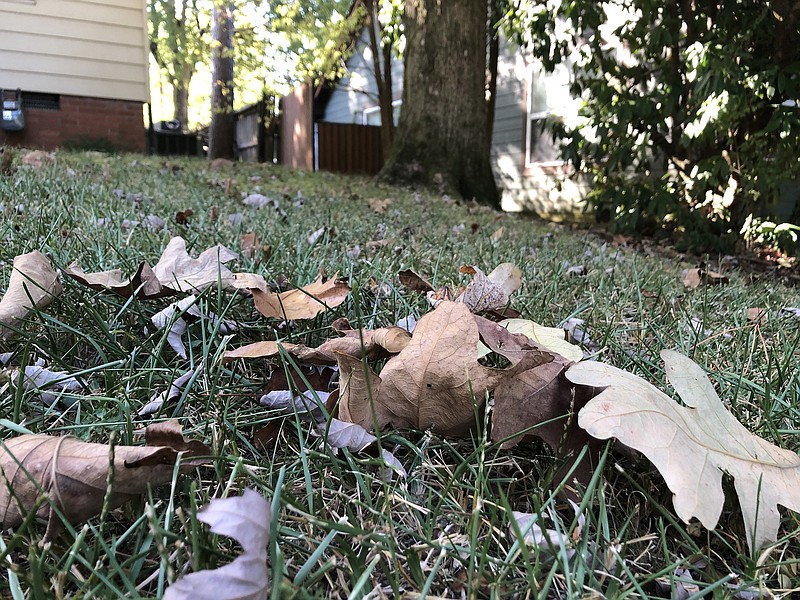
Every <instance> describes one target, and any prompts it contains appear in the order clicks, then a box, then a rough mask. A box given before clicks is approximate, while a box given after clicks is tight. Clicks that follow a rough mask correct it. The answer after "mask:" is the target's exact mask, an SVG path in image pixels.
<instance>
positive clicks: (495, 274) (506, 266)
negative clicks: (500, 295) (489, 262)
mask: <svg viewBox="0 0 800 600" xmlns="http://www.w3.org/2000/svg"><path fill="white" fill-rule="evenodd" d="M486 278H487V279H488V280H489V281H491V282H492V283H493V284H495V285H496V286H498V287H500V288H501V289H502V290H503V292H504V293H505V294H506V296H510V295H511V294H513V293H514V292H516V291H517V290H518V289H519V288H520V287H522V271H520V270H519V267H518V266H517V265H515V264H514V263H501V264H499V265H497V266H496V267H495V268H494V269H493V270H492V272H491V273H489V274H488V275H487V276H486Z"/></svg>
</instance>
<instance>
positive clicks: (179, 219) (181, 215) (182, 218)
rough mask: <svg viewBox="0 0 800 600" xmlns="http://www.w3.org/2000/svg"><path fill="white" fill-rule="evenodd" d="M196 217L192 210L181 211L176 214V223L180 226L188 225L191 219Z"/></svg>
mask: <svg viewBox="0 0 800 600" xmlns="http://www.w3.org/2000/svg"><path fill="white" fill-rule="evenodd" d="M193 216H194V211H193V210H192V209H191V208H187V209H186V210H179V211H178V212H176V213H175V222H176V223H177V224H178V225H188V224H189V221H190V220H191V218H192V217H193Z"/></svg>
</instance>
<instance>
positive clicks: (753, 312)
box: [747, 308, 767, 325]
mask: <svg viewBox="0 0 800 600" xmlns="http://www.w3.org/2000/svg"><path fill="white" fill-rule="evenodd" d="M747 320H748V321H749V322H750V323H755V324H756V325H763V324H764V323H766V322H767V310H766V309H765V308H748V309H747Z"/></svg>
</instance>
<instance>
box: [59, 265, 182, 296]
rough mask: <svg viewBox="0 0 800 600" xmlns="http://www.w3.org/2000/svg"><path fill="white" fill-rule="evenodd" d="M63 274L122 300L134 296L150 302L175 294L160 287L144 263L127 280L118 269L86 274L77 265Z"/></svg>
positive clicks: (154, 275) (70, 266) (159, 283)
mask: <svg viewBox="0 0 800 600" xmlns="http://www.w3.org/2000/svg"><path fill="white" fill-rule="evenodd" d="M64 273H66V274H67V275H69V276H70V277H72V278H73V279H74V280H75V281H77V282H79V283H82V284H83V285H85V286H87V287H90V288H91V289H93V290H96V291H98V292H103V291H109V292H112V293H114V294H116V295H117V296H121V297H123V298H130V297H131V296H133V295H134V294H135V295H136V297H137V298H139V299H140V300H152V299H154V298H161V297H164V296H171V295H174V294H175V292H174V291H173V290H171V289H168V288H164V287H163V286H162V285H161V282H160V281H159V280H158V278H157V277H156V274H155V273H154V272H153V269H151V268H150V265H148V264H147V263H146V262H144V261H142V262H141V263H139V268H138V269H136V273H134V274H133V276H132V277H129V278H124V277H123V276H122V271H121V270H120V269H111V270H110V271H100V272H95V273H86V272H84V270H83V269H81V268H80V266H78V264H77V263H72V264H71V265H69V266H68V267H67V268H66V269H64Z"/></svg>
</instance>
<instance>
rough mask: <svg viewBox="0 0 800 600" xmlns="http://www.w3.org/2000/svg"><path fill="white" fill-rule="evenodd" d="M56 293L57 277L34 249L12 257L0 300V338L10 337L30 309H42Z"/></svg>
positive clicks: (45, 259)
mask: <svg viewBox="0 0 800 600" xmlns="http://www.w3.org/2000/svg"><path fill="white" fill-rule="evenodd" d="M60 294H61V284H60V283H59V281H58V275H57V274H56V272H55V271H54V270H53V267H52V266H50V261H49V260H48V259H47V257H46V256H45V255H44V254H42V253H41V252H39V251H37V250H34V251H33V252H29V253H27V254H20V255H19V256H16V257H14V266H13V270H12V271H11V278H10V279H9V281H8V288H7V289H6V292H5V294H3V297H2V299H0V339H7V338H9V337H11V336H12V335H13V334H14V333H15V331H14V330H16V329H19V327H20V326H21V325H22V322H23V321H24V320H25V318H26V317H27V316H28V315H29V314H30V313H31V312H32V311H33V310H34V308H37V309H41V308H44V307H46V306H47V305H48V304H50V303H51V302H52V301H53V300H54V299H55V298H57V297H58V296H59V295H60Z"/></svg>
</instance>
